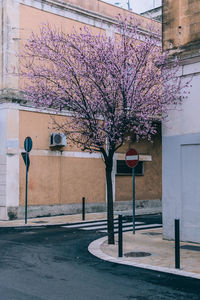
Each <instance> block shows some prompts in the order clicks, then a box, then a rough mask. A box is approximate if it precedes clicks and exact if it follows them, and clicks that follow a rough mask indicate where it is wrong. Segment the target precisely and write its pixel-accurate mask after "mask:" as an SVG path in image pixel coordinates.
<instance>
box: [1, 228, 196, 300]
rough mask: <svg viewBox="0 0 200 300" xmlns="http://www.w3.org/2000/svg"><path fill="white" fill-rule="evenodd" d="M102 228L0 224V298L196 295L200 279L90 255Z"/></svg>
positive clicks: (144, 299)
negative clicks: (3, 226) (3, 227)
mask: <svg viewBox="0 0 200 300" xmlns="http://www.w3.org/2000/svg"><path fill="white" fill-rule="evenodd" d="M102 236H103V234H102V233H98V232H95V231H84V230H79V229H67V228H63V227H60V226H51V227H47V228H45V227H43V228H32V229H24V228H21V229H12V230H5V229H0V300H30V299H31V300H43V299H45V300H46V299H48V300H57V299H59V300H65V299H67V300H86V299H87V300H98V299H99V300H112V299H113V300H121V299H137V300H150V299H151V300H157V299H170V300H173V299H187V300H188V299H190V300H192V299H194V300H195V299H198V300H199V299H200V281H199V280H195V279H190V278H184V277H179V276H174V275H169V274H164V273H159V272H154V271H150V270H143V269H138V268H134V267H131V266H123V265H119V264H114V263H109V262H105V261H102V260H99V259H97V258H95V257H94V256H92V255H91V254H90V253H89V252H88V251H87V247H88V245H89V243H90V242H92V241H93V240H95V239H96V238H98V237H102Z"/></svg>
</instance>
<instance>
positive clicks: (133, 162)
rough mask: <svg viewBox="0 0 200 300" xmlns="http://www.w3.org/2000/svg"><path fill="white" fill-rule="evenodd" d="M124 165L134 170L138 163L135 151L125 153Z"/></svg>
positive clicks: (137, 155)
mask: <svg viewBox="0 0 200 300" xmlns="http://www.w3.org/2000/svg"><path fill="white" fill-rule="evenodd" d="M125 160H126V164H127V166H128V167H130V168H135V167H136V166H137V164H138V162H139V154H138V152H137V151H136V150H135V149H130V150H128V151H127V152H126V157H125Z"/></svg>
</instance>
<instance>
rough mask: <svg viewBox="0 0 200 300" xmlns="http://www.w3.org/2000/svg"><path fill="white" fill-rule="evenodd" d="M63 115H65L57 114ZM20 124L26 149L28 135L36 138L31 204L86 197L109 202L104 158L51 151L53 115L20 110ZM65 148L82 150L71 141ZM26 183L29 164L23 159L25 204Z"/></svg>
mask: <svg viewBox="0 0 200 300" xmlns="http://www.w3.org/2000/svg"><path fill="white" fill-rule="evenodd" d="M59 118H63V117H62V116H57V119H59ZM19 124H20V125H19V139H20V148H21V149H23V148H24V139H25V138H26V137H27V136H30V137H31V138H32V140H33V148H32V151H31V153H30V160H31V166H30V171H29V204H30V205H44V204H49V205H50V204H67V203H80V202H81V197H82V196H85V197H86V198H87V202H93V203H96V202H103V201H105V193H106V192H105V171H104V170H105V167H104V162H103V160H102V159H100V158H99V159H98V158H91V159H90V158H71V157H66V156H64V155H62V154H61V153H59V152H55V151H54V150H52V151H51V150H50V149H49V134H50V132H51V131H52V130H50V128H48V127H51V116H50V115H49V114H45V113H36V112H29V111H20V114H19ZM47 150H48V151H47ZM62 150H65V151H70V152H71V151H74V150H76V151H78V149H75V148H72V147H70V145H69V144H67V146H66V147H65V148H63V149H62ZM56 153H57V154H56ZM80 153H82V152H80ZM55 155H58V156H55ZM24 184H25V166H24V162H23V160H22V158H20V205H24V189H25V186H24Z"/></svg>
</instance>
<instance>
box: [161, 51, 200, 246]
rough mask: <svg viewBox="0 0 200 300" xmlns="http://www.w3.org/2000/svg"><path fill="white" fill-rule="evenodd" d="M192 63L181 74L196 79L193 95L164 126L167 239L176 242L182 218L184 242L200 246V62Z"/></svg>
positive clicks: (170, 116) (164, 216) (164, 233)
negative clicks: (177, 224) (176, 227)
mask: <svg viewBox="0 0 200 300" xmlns="http://www.w3.org/2000/svg"><path fill="white" fill-rule="evenodd" d="M199 60H200V57H199ZM189 62H190V63H188V64H185V65H183V66H182V67H181V72H180V74H182V75H184V77H183V78H187V79H188V78H190V77H191V76H192V80H191V87H190V94H189V95H188V98H187V99H183V100H182V104H181V106H180V107H178V109H177V110H175V111H171V112H170V114H169V120H168V122H167V123H166V124H165V125H164V126H163V133H162V145H163V168H162V178H163V194H162V201H163V204H162V205H163V235H164V238H167V239H173V238H174V219H175V218H178V219H180V221H181V239H182V240H185V241H193V242H200V234H199V232H200V219H199V217H197V216H196V213H197V212H199V210H200V204H199V203H200V202H199V200H198V201H197V200H196V197H198V199H199V198H200V192H199V189H198V186H199V185H198V184H196V183H197V181H196V178H199V173H198V168H197V166H199V161H198V159H197V158H198V157H200V147H199V146H198V145H199V141H200V118H199V115H200V102H199V82H200V62H194V59H192V58H191V59H190V61H189ZM194 183H195V185H194ZM193 193H194V194H193ZM186 194H188V195H189V196H188V198H187V199H186V198H185V195H186Z"/></svg>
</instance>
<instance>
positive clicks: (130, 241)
mask: <svg viewBox="0 0 200 300" xmlns="http://www.w3.org/2000/svg"><path fill="white" fill-rule="evenodd" d="M88 250H89V252H90V253H92V254H93V255H95V256H97V257H99V258H101V259H103V260H107V261H110V262H115V263H119V264H126V265H130V266H135V267H139V268H144V269H150V270H155V271H160V272H166V273H171V274H177V275H182V276H186V277H193V278H197V279H200V244H195V243H186V242H181V249H180V253H181V254H180V257H181V262H180V265H181V269H180V270H178V269H175V268H174V264H175V262H174V260H175V259H174V257H175V254H174V253H175V249H174V241H167V240H163V239H162V229H160V228H159V229H158V228H157V229H148V230H139V231H136V234H135V235H134V234H133V233H132V232H125V233H123V253H124V255H123V257H122V258H118V235H115V245H108V243H107V237H104V238H101V239H99V240H96V241H94V242H92V243H91V244H90V245H89V247H88ZM142 252H143V253H144V252H145V253H148V254H150V255H149V256H144V257H140V256H141V255H142ZM126 255H129V257H126ZM137 255H138V257H132V256H137Z"/></svg>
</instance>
